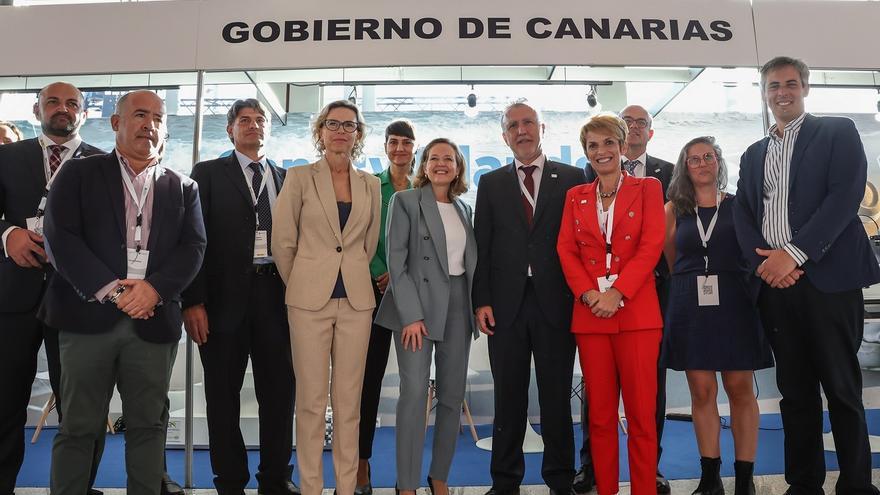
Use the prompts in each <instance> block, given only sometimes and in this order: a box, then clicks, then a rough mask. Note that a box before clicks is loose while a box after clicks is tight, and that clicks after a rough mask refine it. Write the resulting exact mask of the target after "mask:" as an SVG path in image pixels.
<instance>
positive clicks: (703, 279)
mask: <svg viewBox="0 0 880 495" xmlns="http://www.w3.org/2000/svg"><path fill="white" fill-rule="evenodd" d="M697 304H698V305H700V306H720V305H721V302H720V301H719V300H718V275H708V276H703V275H698V276H697Z"/></svg>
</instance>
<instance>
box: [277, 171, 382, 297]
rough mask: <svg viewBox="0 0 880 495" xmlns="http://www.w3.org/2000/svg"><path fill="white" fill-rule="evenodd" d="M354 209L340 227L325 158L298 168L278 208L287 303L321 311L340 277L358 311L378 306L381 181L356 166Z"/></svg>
mask: <svg viewBox="0 0 880 495" xmlns="http://www.w3.org/2000/svg"><path fill="white" fill-rule="evenodd" d="M350 180H351V199H352V208H351V215H350V216H349V218H348V222H347V223H346V224H345V229H344V230H341V231H340V229H339V210H338V207H337V205H336V194H335V193H334V191H333V181H332V178H331V177H330V165H329V164H328V163H327V161H326V160H324V159H323V158H322V159H321V160H320V161H317V162H315V163H312V164H311V165H308V166H301V167H293V168H290V169H289V170H288V171H287V179H286V180H285V181H284V186H283V187H282V188H281V192H280V193H279V194H278V199H277V200H276V201H275V207H274V209H273V211H272V257H273V258H274V259H275V264H276V265H277V267H278V272H279V273H280V274H281V279H282V280H283V281H284V283H285V284H286V285H287V293H286V296H285V302H286V303H287V305H288V306H292V307H295V308H299V309H304V310H307V311H317V310H319V309H321V308H323V307H324V306H325V305H326V304H327V302H328V301H329V300H330V295H331V293H332V292H333V286H334V285H335V284H336V277H337V275H338V273H339V271H340V270H342V279H343V282H344V284H345V292H346V294H347V295H348V302H349V303H350V304H351V306H352V307H353V308H354V309H356V310H368V309H372V308H374V307H375V306H376V299H375V297H374V296H373V287H372V283H371V277H370V260H371V259H372V258H373V255H374V254H375V253H376V244H377V243H378V242H379V230H380V228H381V227H380V215H381V213H380V208H381V206H382V199H381V196H380V194H379V179H378V178H376V177H375V176H373V175H371V174H368V173H365V172H362V171H360V170H355V169H354V168H352V169H351V173H350Z"/></svg>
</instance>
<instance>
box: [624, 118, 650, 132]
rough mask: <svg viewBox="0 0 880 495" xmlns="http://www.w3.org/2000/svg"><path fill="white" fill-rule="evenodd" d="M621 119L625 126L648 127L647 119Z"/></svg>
mask: <svg viewBox="0 0 880 495" xmlns="http://www.w3.org/2000/svg"><path fill="white" fill-rule="evenodd" d="M623 121H624V122H626V126H627V127H634V126H635V127H636V128H638V129H644V128H645V127H648V121H647V120H645V119H632V118H629V117H626V118H624V119H623Z"/></svg>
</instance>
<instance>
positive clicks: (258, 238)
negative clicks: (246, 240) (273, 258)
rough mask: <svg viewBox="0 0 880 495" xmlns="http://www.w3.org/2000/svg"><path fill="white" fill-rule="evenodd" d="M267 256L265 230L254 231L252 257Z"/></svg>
mask: <svg viewBox="0 0 880 495" xmlns="http://www.w3.org/2000/svg"><path fill="white" fill-rule="evenodd" d="M268 256H269V235H268V233H267V232H266V231H265V230H258V231H256V232H254V259H257V258H266V257H268Z"/></svg>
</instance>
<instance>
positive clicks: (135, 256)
mask: <svg viewBox="0 0 880 495" xmlns="http://www.w3.org/2000/svg"><path fill="white" fill-rule="evenodd" d="M149 261H150V252H149V251H147V250H146V249H141V250H140V252H138V251H137V250H136V249H128V273H127V274H126V275H125V278H130V279H133V280H143V279H145V278H146V277H147V263H148V262H149Z"/></svg>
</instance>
